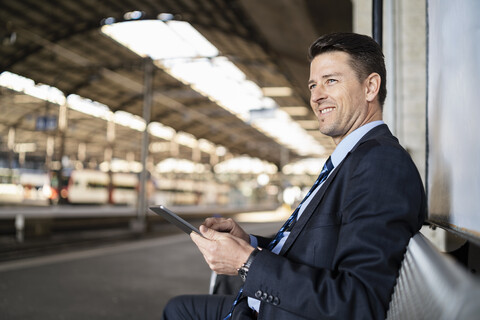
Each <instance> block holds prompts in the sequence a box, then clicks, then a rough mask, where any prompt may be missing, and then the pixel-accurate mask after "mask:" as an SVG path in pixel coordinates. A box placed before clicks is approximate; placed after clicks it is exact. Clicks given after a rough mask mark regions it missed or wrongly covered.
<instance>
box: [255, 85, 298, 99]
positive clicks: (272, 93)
mask: <svg viewBox="0 0 480 320" xmlns="http://www.w3.org/2000/svg"><path fill="white" fill-rule="evenodd" d="M262 92H263V95H264V96H266V97H289V96H291V95H292V93H293V90H292V88H290V87H263V88H262Z"/></svg>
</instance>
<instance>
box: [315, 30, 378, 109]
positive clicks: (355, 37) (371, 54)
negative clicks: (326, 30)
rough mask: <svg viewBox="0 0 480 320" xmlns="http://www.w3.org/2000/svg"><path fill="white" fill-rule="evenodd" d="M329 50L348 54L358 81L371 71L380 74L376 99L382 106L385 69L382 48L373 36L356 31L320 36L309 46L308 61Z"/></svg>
mask: <svg viewBox="0 0 480 320" xmlns="http://www.w3.org/2000/svg"><path fill="white" fill-rule="evenodd" d="M331 51H343V52H345V53H348V54H349V56H350V65H351V67H352V69H353V70H355V72H356V73H357V77H358V79H359V80H360V81H363V80H365V79H366V78H367V77H368V76H369V75H370V74H371V73H373V72H376V73H378V74H379V75H380V78H381V83H380V90H379V91H378V101H379V102H380V106H383V103H384V102H385V98H386V97H387V71H386V69H385V57H384V56H383V52H382V48H381V47H380V45H379V44H378V43H377V42H376V41H375V40H373V38H371V37H369V36H366V35H361V34H357V33H332V34H327V35H324V36H321V37H320V38H318V39H317V40H315V42H314V43H312V45H311V46H310V48H309V50H308V58H309V60H310V62H311V61H312V60H313V59H314V58H315V57H316V56H318V55H320V54H322V53H326V52H331Z"/></svg>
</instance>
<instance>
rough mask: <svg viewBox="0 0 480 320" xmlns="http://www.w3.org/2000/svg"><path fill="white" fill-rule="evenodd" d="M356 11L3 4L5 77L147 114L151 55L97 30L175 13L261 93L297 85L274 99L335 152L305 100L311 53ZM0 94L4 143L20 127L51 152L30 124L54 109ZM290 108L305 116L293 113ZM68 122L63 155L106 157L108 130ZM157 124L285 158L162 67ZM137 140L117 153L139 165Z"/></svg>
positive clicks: (20, 135) (199, 4) (141, 0)
mask: <svg viewBox="0 0 480 320" xmlns="http://www.w3.org/2000/svg"><path fill="white" fill-rule="evenodd" d="M351 6H352V5H351V1H349V0H342V1H335V2H333V1H329V0H302V1H288V0H285V1H278V0H262V1H256V0H175V1H172V0H135V1H133V0H102V1H97V0H76V1H64V0H48V1H36V0H22V1H17V0H3V1H2V3H1V4H0V25H1V28H0V30H1V31H0V37H1V38H2V39H1V40H2V41H1V43H0V49H1V50H0V71H10V72H12V73H15V74H18V75H22V76H24V77H28V78H30V79H33V80H34V81H35V82H37V83H44V84H48V85H50V86H53V87H56V88H58V89H60V90H61V91H62V92H63V93H64V94H65V95H69V94H77V95H79V96H82V97H85V98H89V99H91V100H93V101H98V102H100V103H103V104H105V105H107V106H109V107H110V109H111V110H112V111H117V110H124V111H127V112H130V113H132V114H135V115H139V116H142V109H143V103H144V101H143V100H144V99H143V98H144V85H143V84H144V72H143V71H144V65H145V64H144V58H142V57H140V56H138V55H137V54H135V53H134V52H132V51H130V50H129V49H127V48H125V47H124V46H122V45H120V44H119V43H118V42H116V41H114V40H112V39H111V38H109V37H107V36H105V35H104V34H103V33H102V32H101V31H100V27H101V25H102V21H104V19H105V18H107V17H113V18H115V20H116V21H122V20H124V14H125V13H126V12H130V11H133V10H138V11H142V12H143V15H144V16H143V18H145V19H157V17H158V15H159V14H160V13H170V14H173V15H174V17H175V19H177V20H183V21H187V22H189V23H190V24H192V25H193V26H194V27H195V28H196V29H197V30H199V31H200V32H201V33H202V34H203V35H204V36H205V37H206V38H207V39H208V40H209V41H210V42H211V43H213V44H214V45H215V46H216V47H217V48H218V49H219V51H220V52H221V54H222V55H224V56H226V57H228V58H229V59H231V60H232V61H233V62H234V63H235V64H236V66H237V67H238V68H239V69H241V70H242V71H243V72H244V73H245V74H246V76H247V77H248V79H250V80H252V81H253V82H255V83H257V85H258V86H259V87H290V88H292V92H293V93H292V94H291V95H290V96H287V97H276V98H274V100H275V101H276V102H277V104H278V105H279V106H280V108H284V110H285V111H287V112H288V113H290V115H291V117H292V118H293V119H294V120H296V121H298V123H299V124H300V125H302V126H303V127H304V128H305V129H306V130H307V131H308V132H309V133H310V134H311V135H312V136H313V137H314V138H315V139H317V140H318V141H319V142H320V143H321V144H322V145H323V146H324V147H325V154H329V153H331V151H332V149H333V145H332V142H331V139H330V138H328V137H325V136H323V135H321V134H320V133H319V132H318V129H316V128H315V127H313V128H312V127H311V126H309V125H308V122H309V121H308V120H315V117H314V115H313V113H312V112H311V111H310V110H309V103H308V101H309V92H308V90H307V86H306V82H307V80H308V61H307V57H306V56H307V53H306V52H307V48H308V46H309V45H310V43H311V42H312V41H313V40H314V39H315V38H316V37H318V36H319V35H321V34H324V33H328V32H332V31H350V30H351V26H352V8H351ZM0 93H1V95H0V103H1V105H0V108H1V110H0V112H2V115H1V117H0V131H1V134H2V136H3V137H5V136H6V135H7V131H8V128H9V127H12V126H14V127H16V128H17V137H16V138H17V140H20V139H24V140H25V141H33V140H35V139H37V140H38V141H37V144H38V145H39V146H41V147H40V148H38V149H42V147H45V148H46V135H47V134H39V133H38V132H36V131H35V124H34V122H35V121H34V120H33V119H35V118H37V117H38V116H40V115H48V114H49V113H50V112H52V111H50V110H49V106H48V103H46V102H45V101H42V100H39V99H35V98H32V97H30V98H29V97H25V96H24V95H22V94H21V93H19V92H14V91H12V90H7V89H2V90H1V91H0ZM12 105H14V106H15V107H14V108H12V107H10V106H12ZM292 106H294V107H295V108H306V109H307V110H308V112H305V113H302V112H296V111H298V110H295V108H291V107H292ZM68 121H69V122H68V126H69V130H68V131H67V136H66V137H65V138H66V141H67V143H66V145H65V148H66V149H65V150H64V152H65V154H76V153H77V152H78V148H77V145H78V144H79V143H85V144H87V145H88V148H89V151H88V152H89V153H92V152H94V153H97V154H98V157H99V158H102V157H103V152H104V149H105V145H106V137H105V132H106V129H105V124H104V123H102V122H100V121H98V120H94V119H90V118H86V117H85V116H84V115H82V114H81V113H77V112H69V119H68ZM151 121H158V122H160V123H162V124H164V125H167V126H170V127H172V128H174V129H175V130H177V131H183V132H187V133H190V134H192V135H193V136H195V137H196V138H198V139H201V138H204V139H207V140H209V141H211V142H213V143H215V144H217V145H222V146H225V147H226V148H228V150H229V151H230V152H231V153H233V154H239V155H240V154H246V155H249V156H251V157H257V158H260V159H262V160H266V161H269V162H272V163H274V164H277V165H280V164H281V163H282V161H283V160H282V157H285V153H284V152H283V155H282V146H281V145H280V144H279V143H278V142H277V141H275V140H274V139H273V138H271V137H269V136H267V135H266V134H265V133H262V132H261V131H259V130H258V129H256V128H254V127H252V126H250V125H249V124H248V123H246V122H244V121H242V120H241V119H239V118H238V117H237V116H235V115H233V114H232V113H230V112H228V111H227V110H225V109H224V108H222V107H221V106H219V105H218V104H217V103H216V102H215V101H212V100H211V99H209V98H208V97H205V96H203V95H201V94H199V93H197V92H196V91H194V90H193V89H192V88H191V87H190V86H189V85H187V84H185V83H182V82H181V81H179V80H177V79H175V78H173V77H172V76H170V75H169V74H168V73H166V72H165V71H164V70H162V69H161V68H158V67H155V72H154V78H153V106H152V112H151ZM136 134H137V133H136ZM132 138H133V139H132ZM55 139H60V137H58V136H57V137H56V138H55ZM4 140H5V139H4ZM140 141H141V134H140V133H138V136H136V137H135V136H133V137H132V135H131V131H128V132H127V131H126V132H124V133H122V132H121V130H120V131H119V132H118V133H117V136H116V142H115V153H116V154H114V156H118V157H124V156H125V154H126V153H127V152H129V151H130V152H131V151H133V152H134V154H135V158H136V159H139V158H140V148H139V144H140ZM189 152H191V151H189ZM298 158H300V155H299V154H297V153H296V152H295V151H294V150H289V154H288V159H289V160H290V161H291V160H295V159H298ZM283 159H284V158H283Z"/></svg>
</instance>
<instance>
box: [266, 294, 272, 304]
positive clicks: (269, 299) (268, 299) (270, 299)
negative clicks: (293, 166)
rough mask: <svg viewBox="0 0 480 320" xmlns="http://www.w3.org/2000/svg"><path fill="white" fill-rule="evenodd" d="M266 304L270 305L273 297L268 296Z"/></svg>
mask: <svg viewBox="0 0 480 320" xmlns="http://www.w3.org/2000/svg"><path fill="white" fill-rule="evenodd" d="M266 301H267V302H268V303H271V302H272V301H273V296H272V295H269V296H268V297H267V300H266Z"/></svg>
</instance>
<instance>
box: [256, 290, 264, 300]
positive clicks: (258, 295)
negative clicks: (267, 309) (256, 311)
mask: <svg viewBox="0 0 480 320" xmlns="http://www.w3.org/2000/svg"><path fill="white" fill-rule="evenodd" d="M262 293H263V292H262V291H261V290H258V291H257V292H255V298H257V299H260V297H261V296H262Z"/></svg>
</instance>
